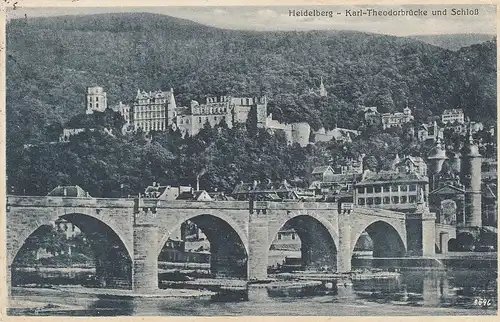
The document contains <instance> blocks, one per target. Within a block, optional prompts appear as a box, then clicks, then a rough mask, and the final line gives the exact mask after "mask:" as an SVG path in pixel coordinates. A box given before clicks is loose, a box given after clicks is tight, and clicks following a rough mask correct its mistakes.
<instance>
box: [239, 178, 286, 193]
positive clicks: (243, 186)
mask: <svg viewBox="0 0 500 322" xmlns="http://www.w3.org/2000/svg"><path fill="white" fill-rule="evenodd" d="M254 186H255V187H254ZM293 190H294V188H293V187H292V186H291V185H290V184H288V182H286V180H285V181H283V182H272V181H268V182H254V183H243V182H242V183H240V184H238V185H237V186H236V187H235V188H234V190H233V192H232V194H233V195H235V194H247V193H252V192H259V193H276V192H289V191H293Z"/></svg>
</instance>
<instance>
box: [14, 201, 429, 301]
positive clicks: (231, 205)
mask: <svg viewBox="0 0 500 322" xmlns="http://www.w3.org/2000/svg"><path fill="white" fill-rule="evenodd" d="M422 209H423V211H422V213H421V214H420V216H415V214H414V215H413V216H412V217H411V220H410V219H409V218H407V216H406V215H405V214H403V213H398V212H392V211H387V210H381V209H374V208H362V207H354V208H353V209H352V210H346V211H339V210H338V206H337V204H332V203H318V202H266V201H255V202H252V203H249V202H248V201H210V202H199V201H177V200H176V201H162V200H156V199H142V198H135V199H132V198H130V199H100V198H72V197H36V196H13V195H9V196H7V262H8V265H9V274H8V277H9V285H10V267H11V266H12V264H15V262H16V257H17V256H20V254H22V253H23V252H25V251H26V250H27V249H29V245H28V244H29V242H27V240H29V237H30V236H33V235H35V234H38V233H42V232H43V231H44V229H46V228H47V227H48V226H51V225H53V224H54V222H55V220H57V219H58V218H62V219H65V220H67V221H69V222H71V223H73V224H75V225H76V226H78V227H79V228H80V229H81V230H82V231H83V232H84V233H85V234H86V235H87V236H89V239H93V240H95V241H96V242H95V245H94V246H96V247H95V251H96V267H97V268H96V271H97V274H98V275H102V276H103V278H104V279H106V280H107V281H108V282H107V285H108V286H109V285H112V284H113V280H119V279H120V278H121V279H126V280H128V283H129V286H130V287H131V288H132V289H134V291H136V292H151V291H152V290H155V289H157V288H158V256H159V254H160V251H161V250H162V248H163V246H164V245H165V242H166V241H167V239H168V238H169V236H170V235H171V234H172V232H174V231H176V230H177V229H179V227H180V225H181V224H182V223H183V222H185V221H186V220H191V221H192V222H194V223H195V224H197V225H198V226H199V227H200V228H201V230H202V231H203V232H204V233H205V234H206V236H207V238H208V240H209V241H210V245H211V253H212V256H211V263H210V265H211V271H212V272H213V273H214V274H215V275H222V276H236V277H240V278H246V279H248V280H264V279H266V278H267V266H268V265H267V262H268V252H269V248H270V246H271V243H272V241H273V239H274V238H275V236H276V234H277V233H278V231H279V229H280V228H281V227H283V225H285V223H287V224H288V226H289V227H292V228H294V229H295V230H296V231H297V234H298V235H299V237H300V240H301V242H302V249H301V251H302V259H303V262H304V263H305V265H306V267H307V268H320V267H324V266H328V267H330V268H333V269H336V271H337V272H349V271H351V258H352V255H353V250H354V247H355V245H356V242H357V241H358V238H359V236H360V235H361V234H362V232H363V231H365V230H366V232H367V233H368V234H369V235H370V237H371V238H372V241H373V244H374V246H373V247H374V252H373V253H374V256H376V257H400V256H405V254H407V253H408V252H409V251H411V252H412V254H414V253H415V252H417V253H418V252H419V254H420V255H424V256H433V255H434V253H435V242H436V236H438V234H437V232H436V225H435V215H434V214H433V213H429V212H428V210H426V209H427V208H422ZM417 215H418V214H417ZM415 218H417V220H415ZM415 225H416V226H415ZM413 226H415V227H413ZM96 236H97V237H96ZM415 239H416V240H417V242H415ZM103 240H105V242H103ZM415 245H416V246H415ZM117 249H119V250H121V251H122V254H125V256H122V257H120V256H116V254H115V253H116V252H117ZM113 254H114V255H113ZM113 256H114V257H113ZM123 257H124V258H125V259H123ZM110 258H122V261H121V262H120V263H117V262H113V260H111V259H110ZM115 261H118V259H116V260H115Z"/></svg>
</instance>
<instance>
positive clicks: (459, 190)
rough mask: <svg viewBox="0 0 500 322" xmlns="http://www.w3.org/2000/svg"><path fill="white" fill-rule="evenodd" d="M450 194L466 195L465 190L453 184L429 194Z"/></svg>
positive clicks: (443, 186)
mask: <svg viewBox="0 0 500 322" xmlns="http://www.w3.org/2000/svg"><path fill="white" fill-rule="evenodd" d="M450 193H461V194H463V193H465V190H464V189H462V187H457V186H454V185H451V184H444V185H442V186H440V187H439V188H437V189H434V190H432V191H431V192H430V193H429V194H430V195H435V194H450Z"/></svg>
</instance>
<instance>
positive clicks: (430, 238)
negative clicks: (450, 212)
mask: <svg viewBox="0 0 500 322" xmlns="http://www.w3.org/2000/svg"><path fill="white" fill-rule="evenodd" d="M435 255H436V214H434V213H432V212H424V213H423V214H422V256H435Z"/></svg>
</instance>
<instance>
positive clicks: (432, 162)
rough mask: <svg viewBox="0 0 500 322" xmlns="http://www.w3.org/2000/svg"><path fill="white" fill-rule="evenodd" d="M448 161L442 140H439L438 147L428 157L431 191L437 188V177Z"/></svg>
mask: <svg viewBox="0 0 500 322" xmlns="http://www.w3.org/2000/svg"><path fill="white" fill-rule="evenodd" d="M446 159H448V158H447V157H446V151H445V150H444V148H443V146H442V145H441V140H440V139H438V140H437V141H436V145H435V146H434V148H432V150H431V152H430V153H429V155H428V156H427V164H428V170H429V172H428V173H429V186H430V191H432V190H434V189H436V188H437V175H438V174H439V173H440V172H441V169H442V168H443V163H444V161H445V160H446Z"/></svg>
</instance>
